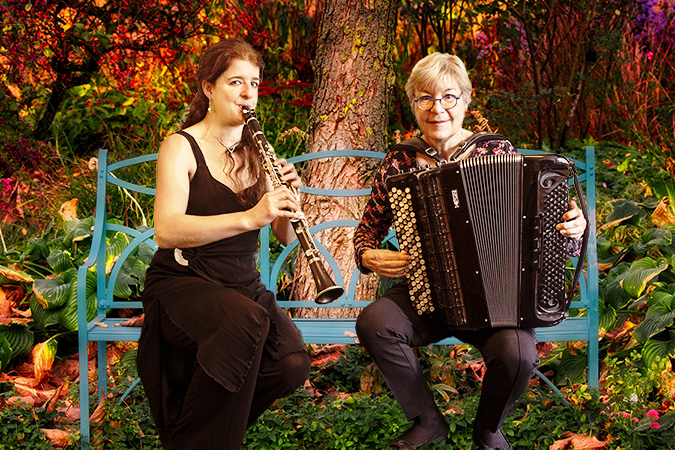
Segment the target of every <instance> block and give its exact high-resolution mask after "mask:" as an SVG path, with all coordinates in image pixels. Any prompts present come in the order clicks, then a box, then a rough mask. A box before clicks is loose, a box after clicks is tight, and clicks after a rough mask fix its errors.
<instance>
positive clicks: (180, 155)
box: [158, 133, 197, 175]
mask: <svg viewBox="0 0 675 450" xmlns="http://www.w3.org/2000/svg"><path fill="white" fill-rule="evenodd" d="M158 164H160V166H173V167H175V168H181V169H187V170H188V173H189V174H190V175H192V173H194V171H195V170H196V168H197V161H196V160H195V157H194V154H193V153H192V148H191V146H190V142H189V141H188V140H187V139H186V138H185V136H181V135H180V134H177V133H174V134H172V135H170V136H169V137H167V138H166V139H165V140H164V142H163V143H162V146H161V147H160V148H159V155H158Z"/></svg>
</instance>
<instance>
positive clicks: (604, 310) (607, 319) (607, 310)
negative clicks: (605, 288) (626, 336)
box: [598, 302, 616, 331]
mask: <svg viewBox="0 0 675 450" xmlns="http://www.w3.org/2000/svg"><path fill="white" fill-rule="evenodd" d="M599 316H600V317H599V319H600V321H599V324H598V326H599V328H600V329H601V330H605V331H609V330H611V329H612V328H614V324H615V323H616V309H614V307H613V306H612V305H610V304H609V303H607V302H600V304H599Z"/></svg>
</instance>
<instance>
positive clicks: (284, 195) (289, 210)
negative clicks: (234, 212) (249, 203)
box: [249, 186, 301, 229]
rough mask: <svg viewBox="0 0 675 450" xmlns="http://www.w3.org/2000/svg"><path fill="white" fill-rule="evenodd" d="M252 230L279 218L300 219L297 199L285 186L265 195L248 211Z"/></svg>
mask: <svg viewBox="0 0 675 450" xmlns="http://www.w3.org/2000/svg"><path fill="white" fill-rule="evenodd" d="M249 214H250V215H251V220H252V228H256V229H260V228H263V227H264V226H266V225H269V224H270V223H272V222H273V221H274V220H275V219H277V218H279V217H284V218H287V219H299V218H300V214H301V212H300V203H298V198H297V197H296V196H295V194H293V192H292V191H291V190H290V189H289V188H288V187H286V186H279V187H278V188H276V189H274V190H272V191H270V192H267V193H265V195H263V197H262V198H261V199H260V201H259V202H258V203H257V204H256V205H255V206H254V207H253V208H251V209H250V210H249Z"/></svg>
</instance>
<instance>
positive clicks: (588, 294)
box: [260, 147, 598, 328]
mask: <svg viewBox="0 0 675 450" xmlns="http://www.w3.org/2000/svg"><path fill="white" fill-rule="evenodd" d="M518 151H519V152H520V153H522V154H526V155H532V154H546V152H544V151H539V150H529V149H519V150H518ZM354 156H356V157H366V158H374V159H383V158H384V156H385V153H382V152H374V151H365V150H331V151H324V152H315V153H309V154H304V155H300V156H295V157H292V158H288V161H289V162H291V163H293V164H301V163H304V162H305V161H309V160H318V159H324V158H336V157H354ZM585 157H586V161H579V160H574V163H575V167H576V169H577V171H578V173H579V181H580V182H581V183H582V187H584V188H585V193H584V195H585V197H586V203H587V209H588V216H589V227H590V232H589V242H588V252H587V254H586V261H587V266H588V267H597V250H596V242H595V230H596V216H595V215H596V207H595V203H596V200H595V148H594V147H586V155H585ZM572 184H573V180H572V179H570V185H572ZM301 192H302V193H303V194H305V195H321V196H328V197H346V196H367V195H369V194H370V189H357V190H339V189H318V188H314V187H311V186H303V187H302V189H301ZM577 203H578V202H577ZM356 226H358V221H357V220H333V221H327V222H324V223H320V224H316V225H315V226H312V227H311V228H310V231H311V233H312V235H314V234H316V233H318V232H320V231H323V230H326V229H330V228H339V227H356ZM385 242H390V243H392V244H393V245H394V246H396V247H398V243H397V240H396V236H395V233H394V230H391V231H390V232H389V234H388V235H387V237H386V238H385ZM316 245H317V248H319V250H320V251H321V254H322V256H323V257H324V259H325V260H326V261H327V263H328V265H329V266H330V268H331V270H332V271H333V273H334V274H335V282H336V284H338V285H341V286H344V279H345V277H344V276H343V274H342V273H341V272H340V270H339V268H338V265H337V263H336V262H335V259H334V258H333V256H332V255H331V254H330V253H329V252H328V251H327V250H326V248H325V247H324V246H323V245H322V244H321V243H320V242H318V241H316ZM297 246H298V242H297V241H296V242H294V243H292V244H290V245H288V246H286V247H285V249H284V250H283V252H282V253H281V254H280V255H279V256H278V258H277V259H276V260H275V261H274V262H270V253H269V251H264V250H265V249H269V248H270V227H269V226H267V227H265V228H263V229H262V230H261V234H260V248H261V249H263V251H262V252H261V255H260V273H261V276H262V280H263V283H265V285H266V286H267V288H268V289H269V290H271V291H272V292H275V293H277V289H278V287H277V284H278V280H279V273H280V272H281V270H282V267H283V264H284V261H285V260H286V258H288V257H289V255H290V254H291V253H292V252H293V250H294V249H295V248H296V247H297ZM577 263H578V262H577V260H576V258H575V259H574V264H575V266H576V264H577ZM359 275H360V271H359V270H358V268H357V269H355V270H354V272H353V273H352V274H351V277H349V279H350V283H349V286H345V293H344V294H343V295H342V297H340V298H339V299H338V301H335V302H332V303H329V304H326V305H317V304H316V303H315V302H314V301H312V300H304V301H285V300H284V301H279V305H280V306H281V307H282V308H306V307H322V308H344V307H354V308H363V307H365V306H367V305H368V302H369V300H370V299H366V300H357V299H356V298H355V293H356V286H357V282H358V279H359ZM597 299H598V277H597V272H596V271H589V273H588V276H587V277H580V298H579V300H578V301H574V302H572V304H571V308H575V309H588V308H593V307H596V308H597ZM594 304H595V306H594ZM596 317H597V314H596ZM596 328H597V323H596Z"/></svg>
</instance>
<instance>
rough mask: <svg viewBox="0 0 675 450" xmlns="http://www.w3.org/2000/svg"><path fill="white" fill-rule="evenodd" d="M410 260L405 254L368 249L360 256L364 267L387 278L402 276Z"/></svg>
mask: <svg viewBox="0 0 675 450" xmlns="http://www.w3.org/2000/svg"><path fill="white" fill-rule="evenodd" d="M411 260H412V258H411V257H410V255H408V254H407V253H404V252H395V251H392V250H383V249H369V250H366V251H365V252H363V255H362V256H361V264H363V266H364V267H366V268H368V269H370V270H372V271H373V272H375V273H376V274H378V275H382V276H383V277H387V278H401V277H402V276H404V275H405V273H406V271H407V270H408V265H409V264H410V261H411Z"/></svg>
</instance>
